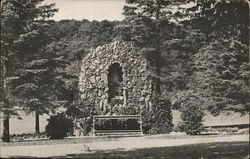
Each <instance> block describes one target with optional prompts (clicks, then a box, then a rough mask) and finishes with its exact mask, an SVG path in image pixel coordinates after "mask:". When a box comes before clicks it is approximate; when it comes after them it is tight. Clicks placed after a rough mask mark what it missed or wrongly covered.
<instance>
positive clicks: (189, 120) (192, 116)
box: [178, 102, 204, 135]
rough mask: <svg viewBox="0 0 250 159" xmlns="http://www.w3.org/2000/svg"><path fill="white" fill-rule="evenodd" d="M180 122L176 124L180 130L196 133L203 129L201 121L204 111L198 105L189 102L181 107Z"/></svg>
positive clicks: (189, 133)
mask: <svg viewBox="0 0 250 159" xmlns="http://www.w3.org/2000/svg"><path fill="white" fill-rule="evenodd" d="M181 113H182V114H181V119H182V122H180V123H179V124H178V128H179V130H180V131H184V132H186V134H188V135H198V134H200V133H201V131H202V130H203V127H202V125H203V124H202V122H203V117H204V113H203V110H202V109H201V107H200V106H197V105H196V104H194V103H192V102H190V103H188V104H187V105H185V107H182V108H181Z"/></svg>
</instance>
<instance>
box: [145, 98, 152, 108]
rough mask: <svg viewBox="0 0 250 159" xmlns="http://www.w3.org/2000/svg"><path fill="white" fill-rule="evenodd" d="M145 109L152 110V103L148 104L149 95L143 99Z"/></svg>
mask: <svg viewBox="0 0 250 159" xmlns="http://www.w3.org/2000/svg"><path fill="white" fill-rule="evenodd" d="M145 107H146V109H148V110H152V103H151V102H150V94H148V95H147V96H146V98H145Z"/></svg>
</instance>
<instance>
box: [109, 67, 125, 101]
mask: <svg viewBox="0 0 250 159" xmlns="http://www.w3.org/2000/svg"><path fill="white" fill-rule="evenodd" d="M121 82H122V68H121V67H120V65H119V64H118V63H114V64H112V65H111V66H110V67H109V69H108V87H109V89H108V102H109V103H110V102H111V100H112V99H113V98H115V97H116V96H120V95H121V86H120V84H121Z"/></svg>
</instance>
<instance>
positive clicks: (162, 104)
mask: <svg viewBox="0 0 250 159" xmlns="http://www.w3.org/2000/svg"><path fill="white" fill-rule="evenodd" d="M155 98H156V99H155V103H154V106H153V107H152V110H151V111H148V110H144V111H143V113H142V116H143V133H146V134H163V133H170V132H171V131H172V129H173V123H172V119H173V117H172V112H171V109H170V108H171V103H170V102H169V100H167V99H165V98H163V97H159V96H156V97H155Z"/></svg>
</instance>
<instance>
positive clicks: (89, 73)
mask: <svg viewBox="0 0 250 159" xmlns="http://www.w3.org/2000/svg"><path fill="white" fill-rule="evenodd" d="M79 90H80V92H81V100H82V101H85V102H86V101H88V102H89V103H91V105H93V106H94V107H95V108H96V110H98V112H99V114H100V115H106V114H124V112H122V111H121V110H123V109H124V108H128V107H130V108H131V107H132V108H133V109H136V110H138V111H140V110H143V109H148V110H151V109H152V99H153V98H152V95H153V93H154V90H155V82H154V79H153V78H152V75H151V73H150V71H149V69H148V63H147V60H146V59H145V58H144V57H143V55H142V52H141V50H140V49H139V48H137V47H134V46H133V44H131V43H126V42H122V41H115V42H112V43H110V44H106V45H103V46H99V47H97V48H96V49H94V50H91V51H90V53H89V54H88V55H86V57H85V58H84V59H83V61H82V67H81V73H80V77H79ZM125 114H126V113H125Z"/></svg>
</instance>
